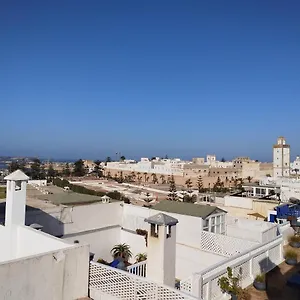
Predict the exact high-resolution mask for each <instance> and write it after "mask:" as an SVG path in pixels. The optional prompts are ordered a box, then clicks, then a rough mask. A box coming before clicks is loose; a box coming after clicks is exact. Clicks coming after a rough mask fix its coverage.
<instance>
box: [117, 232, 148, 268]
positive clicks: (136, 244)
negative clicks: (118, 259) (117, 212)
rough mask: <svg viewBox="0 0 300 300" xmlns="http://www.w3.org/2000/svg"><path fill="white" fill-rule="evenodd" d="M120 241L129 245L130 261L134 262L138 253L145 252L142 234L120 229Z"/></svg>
mask: <svg viewBox="0 0 300 300" xmlns="http://www.w3.org/2000/svg"><path fill="white" fill-rule="evenodd" d="M120 242H121V243H126V244H128V245H130V249H131V252H132V258H131V260H130V262H131V263H134V262H135V256H136V255H137V254H138V253H147V247H146V242H145V238H144V236H141V235H138V234H135V233H131V232H128V231H126V230H121V237H120Z"/></svg>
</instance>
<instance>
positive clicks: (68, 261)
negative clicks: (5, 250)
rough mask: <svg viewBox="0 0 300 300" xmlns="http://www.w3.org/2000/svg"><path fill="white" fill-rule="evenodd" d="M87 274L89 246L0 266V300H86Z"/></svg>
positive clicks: (76, 247)
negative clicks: (79, 299) (80, 299)
mask: <svg viewBox="0 0 300 300" xmlns="http://www.w3.org/2000/svg"><path fill="white" fill-rule="evenodd" d="M32 246H33V247H34V246H35V245H32ZM88 272H89V247H88V245H81V246H73V247H72V248H69V249H64V250H61V251H55V252H50V253H46V254H42V255H36V256H31V257H28V258H27V259H19V260H14V261H10V262H8V263H1V264H0V282H1V288H0V299H9V300H21V299H30V300H41V299H43V300H53V299H55V300H74V299H78V298H80V297H86V296H87V295H88Z"/></svg>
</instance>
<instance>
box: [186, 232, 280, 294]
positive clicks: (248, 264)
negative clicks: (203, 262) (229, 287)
mask: <svg viewBox="0 0 300 300" xmlns="http://www.w3.org/2000/svg"><path fill="white" fill-rule="evenodd" d="M282 241H283V240H282V236H278V237H276V238H275V239H274V240H273V241H271V242H268V243H265V244H262V245H259V246H257V247H252V249H248V250H246V251H244V252H243V253H241V254H238V255H235V256H232V257H231V258H229V259H228V260H226V261H225V262H223V263H222V262H221V263H218V264H216V265H213V266H211V267H210V268H207V269H205V270H203V271H202V272H199V273H194V274H193V275H192V276H190V277H189V278H187V279H185V280H182V281H181V283H180V289H181V291H185V292H186V293H190V294H192V295H193V296H194V297H198V298H200V297H202V299H204V300H214V299H219V298H220V297H222V292H221V290H220V287H219V286H218V279H219V278H220V277H222V276H224V275H225V274H226V272H227V271H226V270H227V267H231V268H232V270H233V273H234V275H235V276H238V275H239V277H240V284H241V286H242V288H245V287H247V286H249V285H250V284H251V283H252V282H253V280H254V278H255V276H256V275H258V274H260V273H262V272H269V271H270V270H272V269H273V268H274V267H275V266H277V265H279V264H280V263H281V262H282V261H283V254H282Z"/></svg>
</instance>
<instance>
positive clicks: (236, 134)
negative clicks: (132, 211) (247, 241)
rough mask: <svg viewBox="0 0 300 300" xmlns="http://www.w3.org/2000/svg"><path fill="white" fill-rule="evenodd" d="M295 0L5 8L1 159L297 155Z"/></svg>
mask: <svg viewBox="0 0 300 300" xmlns="http://www.w3.org/2000/svg"><path fill="white" fill-rule="evenodd" d="M299 12H300V1H299V0H294V1H292V0H287V1H276V0H269V1H268V0H264V1H261V0H257V1H255V0H251V1H240V0H237V1H224V0H220V1H199V0H194V1H192V0H191V1H186V0H181V1H174V0H172V1H171V0H165V1H164V0H159V1H153V0H152V1H142V0H138V1H131V0H126V1H125V0H120V1H113V0H109V1H101V0H94V1H93V0H89V1H82V0H72V1H56V0H51V1H30V0H26V1H24V0H19V1H1V3H0V38H1V39H0V99H1V113H0V124H1V129H0V155H10V154H11V155H34V156H40V157H52V158H79V157H82V158H91V159H95V158H104V157H106V156H108V155H109V156H112V157H113V156H114V153H116V152H121V153H122V154H124V155H125V156H126V157H130V156H134V157H140V156H154V155H159V156H162V155H163V156H164V155H165V154H168V155H169V157H174V156H181V157H184V158H187V157H191V156H203V155H205V154H207V153H215V154H217V156H218V157H219V158H221V157H223V156H224V157H225V158H228V159H229V158H232V157H233V156H236V155H247V156H250V157H252V158H253V159H261V160H271V158H272V144H273V143H274V142H275V141H276V138H277V136H279V135H284V136H285V137H286V138H287V141H288V142H289V143H290V144H291V145H292V154H293V155H296V154H297V153H300V139H299V129H300V119H299V116H300V115H299V111H300V102H299V101H300V17H299Z"/></svg>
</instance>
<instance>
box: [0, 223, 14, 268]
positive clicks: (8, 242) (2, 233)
mask: <svg viewBox="0 0 300 300" xmlns="http://www.w3.org/2000/svg"><path fill="white" fill-rule="evenodd" d="M17 235H18V231H17V227H13V228H7V227H5V226H2V225H0V244H1V255H0V262H2V261H7V260H10V259H14V258H16V257H17Z"/></svg>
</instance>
